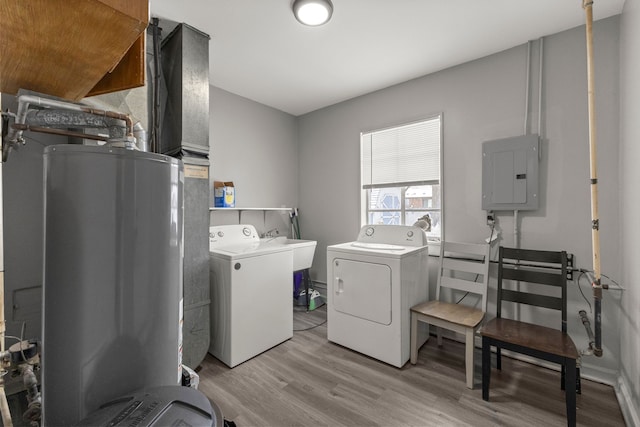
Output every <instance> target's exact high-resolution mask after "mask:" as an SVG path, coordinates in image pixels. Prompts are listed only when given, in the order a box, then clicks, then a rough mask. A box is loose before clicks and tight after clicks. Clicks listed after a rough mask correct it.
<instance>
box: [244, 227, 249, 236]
mask: <svg viewBox="0 0 640 427" xmlns="http://www.w3.org/2000/svg"><path fill="white" fill-rule="evenodd" d="M242 234H244V235H245V236H247V237H249V236H251V230H249V228H248V227H245V228H243V229H242Z"/></svg>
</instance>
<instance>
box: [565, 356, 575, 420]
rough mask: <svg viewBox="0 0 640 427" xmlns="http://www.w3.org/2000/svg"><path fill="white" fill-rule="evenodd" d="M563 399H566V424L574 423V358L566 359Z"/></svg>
mask: <svg viewBox="0 0 640 427" xmlns="http://www.w3.org/2000/svg"><path fill="white" fill-rule="evenodd" d="M565 399H566V401H567V426H569V427H574V426H575V425H576V360H575V359H567V361H566V376H565Z"/></svg>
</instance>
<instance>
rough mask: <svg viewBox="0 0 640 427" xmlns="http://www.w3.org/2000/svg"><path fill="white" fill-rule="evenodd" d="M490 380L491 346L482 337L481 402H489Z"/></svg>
mask: <svg viewBox="0 0 640 427" xmlns="http://www.w3.org/2000/svg"><path fill="white" fill-rule="evenodd" d="M490 380H491V345H490V344H489V340H488V339H486V338H485V337H482V400H489V382H490Z"/></svg>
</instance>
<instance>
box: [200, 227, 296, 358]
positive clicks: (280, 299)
mask: <svg viewBox="0 0 640 427" xmlns="http://www.w3.org/2000/svg"><path fill="white" fill-rule="evenodd" d="M209 256H210V272H211V274H210V284H211V305H210V309H211V327H210V330H211V342H210V345H209V353H211V354H212V355H213V356H215V357H216V358H217V359H218V360H220V361H221V362H223V363H224V364H225V365H227V366H229V367H230V368H233V367H234V366H237V365H238V364H240V363H242V362H244V361H246V360H249V359H251V358H252V357H254V356H256V355H258V354H260V353H262V352H264V351H265V350H268V349H270V348H272V347H274V346H276V345H278V344H280V343H282V342H284V341H286V340H288V339H289V338H291V337H292V336H293V299H292V298H291V289H292V271H293V252H292V250H291V248H290V247H287V245H267V244H265V243H263V242H261V241H260V238H259V236H258V233H257V232H256V229H255V227H254V226H253V225H243V224H234V225H223V226H213V227H210V229H209Z"/></svg>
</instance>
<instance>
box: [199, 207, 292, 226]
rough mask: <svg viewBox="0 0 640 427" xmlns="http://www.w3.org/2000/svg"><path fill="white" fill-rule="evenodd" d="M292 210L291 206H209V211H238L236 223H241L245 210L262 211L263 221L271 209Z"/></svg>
mask: <svg viewBox="0 0 640 427" xmlns="http://www.w3.org/2000/svg"><path fill="white" fill-rule="evenodd" d="M292 210H293V208H284V207H283V208H209V211H210V212H215V211H227V212H232V211H236V212H238V224H240V223H242V212H245V211H262V212H263V221H266V217H267V212H273V211H282V212H290V211H292Z"/></svg>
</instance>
